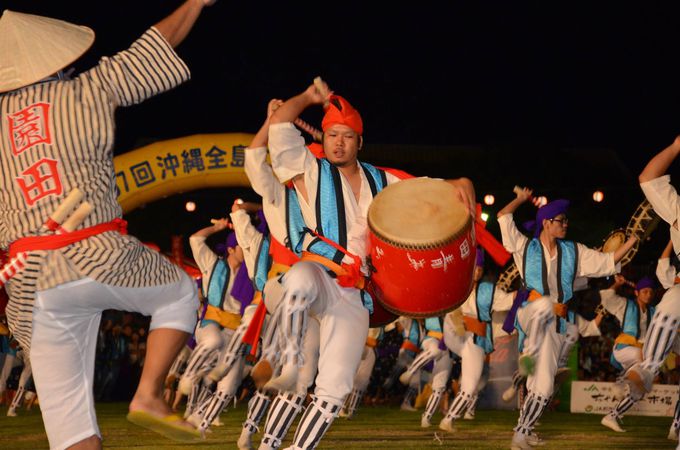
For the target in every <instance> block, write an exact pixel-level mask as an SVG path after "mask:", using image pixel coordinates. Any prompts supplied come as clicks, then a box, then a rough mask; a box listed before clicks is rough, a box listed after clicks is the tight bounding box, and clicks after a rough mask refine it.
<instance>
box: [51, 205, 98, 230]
mask: <svg viewBox="0 0 680 450" xmlns="http://www.w3.org/2000/svg"><path fill="white" fill-rule="evenodd" d="M93 209H94V208H93V207H92V205H91V204H89V203H88V202H83V203H81V204H80V206H78V208H76V210H75V211H73V214H71V215H70V216H69V218H68V219H66V221H64V223H63V224H62V226H61V230H63V231H61V232H59V231H58V232H57V234H62V233H63V232H66V233H70V232H71V231H73V230H75V229H76V228H77V227H78V225H80V224H81V223H83V221H84V220H85V218H86V217H87V216H89V215H90V213H91V212H92V210H93Z"/></svg>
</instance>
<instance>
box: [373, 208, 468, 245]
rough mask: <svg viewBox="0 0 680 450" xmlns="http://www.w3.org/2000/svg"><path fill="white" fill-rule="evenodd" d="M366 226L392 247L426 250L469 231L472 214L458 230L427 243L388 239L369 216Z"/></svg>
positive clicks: (449, 241)
mask: <svg viewBox="0 0 680 450" xmlns="http://www.w3.org/2000/svg"><path fill="white" fill-rule="evenodd" d="M368 228H369V229H370V230H371V233H372V234H373V235H374V236H375V237H376V238H378V239H380V241H382V242H384V243H386V244H388V245H391V246H392V247H395V248H398V249H401V250H409V251H428V250H435V249H438V248H441V247H443V246H446V245H449V244H450V243H452V242H455V241H457V240H458V239H460V238H461V237H462V236H464V235H466V234H467V233H469V232H470V230H471V228H472V216H470V215H468V216H467V220H466V221H465V225H464V226H463V227H462V228H461V229H460V230H458V231H456V232H455V233H453V234H452V235H451V236H449V237H447V238H445V239H440V240H438V241H432V242H429V243H427V244H406V243H404V242H400V241H396V240H394V239H389V238H387V237H386V236H385V235H384V234H383V233H380V232H379V231H377V230H376V229H375V224H373V223H372V221H371V218H370V216H369V217H368Z"/></svg>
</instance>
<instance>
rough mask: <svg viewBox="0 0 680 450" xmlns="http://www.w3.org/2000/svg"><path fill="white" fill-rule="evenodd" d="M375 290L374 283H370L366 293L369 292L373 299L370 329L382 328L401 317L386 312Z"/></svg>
mask: <svg viewBox="0 0 680 450" xmlns="http://www.w3.org/2000/svg"><path fill="white" fill-rule="evenodd" d="M375 289H376V288H375V284H374V283H373V282H372V281H369V282H368V284H367V285H366V292H368V293H369V294H370V295H371V298H372V299H373V314H371V316H370V318H369V322H368V326H369V327H370V328H377V327H382V326H384V325H387V324H388V323H391V322H394V321H395V320H397V318H398V317H399V316H397V315H396V314H393V313H391V312H389V311H388V310H386V309H385V307H384V306H383V305H382V303H380V302H379V301H378V299H377V294H376V293H375Z"/></svg>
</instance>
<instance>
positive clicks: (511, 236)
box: [498, 188, 635, 449]
mask: <svg viewBox="0 0 680 450" xmlns="http://www.w3.org/2000/svg"><path fill="white" fill-rule="evenodd" d="M516 193H517V198H516V199H515V200H513V201H511V202H510V203H509V204H508V205H506V206H505V207H504V208H503V209H501V210H500V211H499V212H498V223H499V225H500V228H501V234H502V237H503V246H504V247H505V248H506V250H508V251H509V252H511V253H512V254H513V258H514V260H515V264H516V265H517V268H518V269H519V272H520V274H521V276H522V279H523V280H524V283H525V285H526V286H527V289H528V292H527V294H528V298H527V299H526V301H523V299H522V298H520V299H519V300H518V301H519V302H521V305H520V307H519V309H518V310H517V316H516V320H515V325H516V327H517V330H518V332H519V333H520V351H521V354H520V358H519V362H518V363H519V369H520V374H521V375H526V376H527V389H528V395H527V398H526V400H525V402H524V405H523V407H522V410H521V412H520V417H519V420H518V422H517V426H516V427H515V430H514V431H515V433H514V435H513V438H512V443H511V447H512V448H513V449H529V448H531V445H530V444H529V442H528V439H530V438H529V435H531V434H532V433H533V428H534V425H535V423H536V421H537V420H538V419H539V418H540V416H541V415H542V413H543V411H544V410H545V408H546V406H547V405H548V402H549V401H550V398H551V397H552V394H553V387H554V386H553V381H554V377H555V374H556V371H557V360H558V357H559V352H560V349H561V348H562V345H563V342H564V339H565V338H564V333H565V332H566V330H567V323H568V322H572V323H573V322H574V320H575V319H574V315H573V312H570V311H568V308H567V302H569V300H571V298H572V294H573V287H574V286H573V283H574V279H575V278H576V277H582V276H589V277H600V276H605V275H612V274H614V273H616V267H615V264H616V262H618V261H619V260H620V259H621V258H623V256H624V255H625V254H626V253H627V252H628V250H629V249H630V248H631V247H632V246H633V245H634V244H635V238H634V237H631V238H630V239H629V240H627V241H626V242H625V243H624V244H623V245H622V246H621V247H620V248H619V249H617V250H616V252H613V253H601V252H597V251H594V250H591V249H589V248H587V247H585V246H584V245H582V244H579V243H575V242H572V241H567V240H565V239H564V238H565V237H566V234H567V228H568V219H567V214H566V213H567V209H568V205H569V202H568V201H567V200H554V201H552V202H550V203H548V204H546V205H545V206H542V207H541V208H539V209H538V212H537V214H536V220H535V221H534V222H533V223H532V224H531V225H532V228H533V231H534V235H533V238H531V239H529V238H527V237H526V236H524V235H523V234H522V233H520V232H519V230H518V229H517V227H516V226H515V223H514V221H513V217H512V213H514V212H515V210H516V209H517V208H518V207H519V206H520V205H521V204H523V203H525V202H526V201H528V200H529V199H530V198H531V194H532V191H531V190H530V189H526V188H524V189H519V190H517V192H516ZM516 303H517V302H516Z"/></svg>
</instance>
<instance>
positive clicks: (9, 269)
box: [0, 189, 93, 287]
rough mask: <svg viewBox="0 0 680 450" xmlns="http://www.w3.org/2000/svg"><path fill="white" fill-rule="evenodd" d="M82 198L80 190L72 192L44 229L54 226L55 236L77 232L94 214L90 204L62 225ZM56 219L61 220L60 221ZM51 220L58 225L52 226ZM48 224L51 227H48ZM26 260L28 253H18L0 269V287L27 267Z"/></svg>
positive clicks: (48, 220) (79, 207) (84, 203)
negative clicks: (87, 218)
mask: <svg viewBox="0 0 680 450" xmlns="http://www.w3.org/2000/svg"><path fill="white" fill-rule="evenodd" d="M82 198H83V193H82V192H81V191H80V190H79V189H74V190H73V191H71V193H70V194H69V195H68V196H67V197H66V198H65V199H64V201H62V202H61V203H60V204H59V206H58V207H57V209H56V210H55V211H54V213H52V215H51V216H50V218H49V219H47V221H45V224H44V225H43V229H47V227H48V226H54V227H55V230H56V231H55V234H63V233H68V232H71V231H73V230H75V229H76V228H77V227H78V225H80V224H81V223H83V221H84V220H85V218H86V217H87V216H88V215H89V214H90V213H91V212H92V210H93V207H92V205H91V204H90V203H88V202H83V203H82V204H81V205H80V206H78V208H76V210H75V211H74V212H73V214H71V215H70V216H69V217H68V219H66V221H65V222H64V223H63V224H61V221H62V220H63V218H64V217H65V215H66V214H67V213H68V212H70V211H71V209H73V206H74V205H75V204H76V202H78V201H80V199H82ZM64 211H66V212H64ZM56 219H59V221H57V220H56ZM50 220H51V221H53V223H54V224H56V225H52V224H51V223H50ZM48 223H49V224H50V225H48ZM26 259H28V252H21V253H18V254H17V255H16V256H15V257H14V258H12V259H11V260H9V261H8V262H7V264H5V265H4V266H3V267H2V268H1V269H0V287H2V286H4V285H5V283H7V281H9V279H10V278H12V277H13V276H14V275H16V274H17V273H18V272H20V271H21V270H23V268H24V266H25V265H26Z"/></svg>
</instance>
